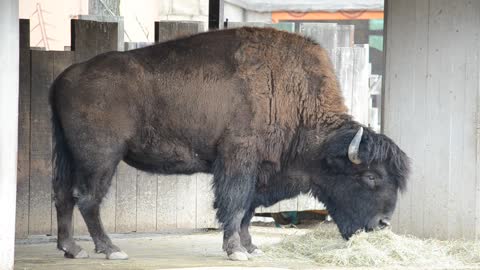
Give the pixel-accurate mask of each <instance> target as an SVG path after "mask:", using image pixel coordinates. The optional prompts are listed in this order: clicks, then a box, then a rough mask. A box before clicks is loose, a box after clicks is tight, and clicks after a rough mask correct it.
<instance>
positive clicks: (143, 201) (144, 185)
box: [137, 171, 158, 232]
mask: <svg viewBox="0 0 480 270" xmlns="http://www.w3.org/2000/svg"><path fill="white" fill-rule="evenodd" d="M157 178H158V177H157V175H154V174H151V173H146V172H142V171H138V174H137V232H154V231H155V230H156V229H157V190H158V187H157V185H158V179H157Z"/></svg>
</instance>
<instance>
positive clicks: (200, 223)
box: [195, 173, 218, 229]
mask: <svg viewBox="0 0 480 270" xmlns="http://www.w3.org/2000/svg"><path fill="white" fill-rule="evenodd" d="M195 176H196V178H197V191H196V194H197V203H196V204H197V210H196V212H197V222H196V223H197V225H196V228H197V229H205V228H218V223H217V221H216V217H215V214H216V211H215V210H214V209H213V201H214V196H213V189H212V181H213V179H212V175H211V174H206V173H197V174H196V175H195Z"/></svg>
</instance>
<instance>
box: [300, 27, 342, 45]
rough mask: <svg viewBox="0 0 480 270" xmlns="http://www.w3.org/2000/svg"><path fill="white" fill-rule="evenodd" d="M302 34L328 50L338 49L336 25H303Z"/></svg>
mask: <svg viewBox="0 0 480 270" xmlns="http://www.w3.org/2000/svg"><path fill="white" fill-rule="evenodd" d="M300 33H301V34H302V35H304V36H307V37H310V38H312V39H313V40H315V41H316V42H318V43H319V44H320V45H321V46H322V47H323V48H325V49H327V50H333V49H335V48H336V47H337V44H338V41H337V24H336V23H301V24H300Z"/></svg>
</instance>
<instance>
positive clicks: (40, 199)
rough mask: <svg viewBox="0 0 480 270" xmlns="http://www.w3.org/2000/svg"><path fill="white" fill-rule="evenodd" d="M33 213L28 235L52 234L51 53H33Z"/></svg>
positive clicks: (31, 187) (31, 200)
mask: <svg viewBox="0 0 480 270" xmlns="http://www.w3.org/2000/svg"><path fill="white" fill-rule="evenodd" d="M31 63H32V69H31V72H32V73H31V87H32V88H31V89H32V90H31V103H30V104H31V125H30V130H31V132H30V134H31V137H30V142H31V146H30V160H31V164H30V189H29V190H30V211H29V219H28V220H29V223H28V228H29V229H28V231H29V234H30V235H33V234H50V233H51V231H52V227H51V226H52V219H51V217H52V203H51V196H52V192H51V186H52V162H51V161H52V126H51V122H50V115H51V112H50V106H49V105H48V96H49V90H50V85H51V83H52V80H53V55H52V53H51V52H44V51H32V52H31Z"/></svg>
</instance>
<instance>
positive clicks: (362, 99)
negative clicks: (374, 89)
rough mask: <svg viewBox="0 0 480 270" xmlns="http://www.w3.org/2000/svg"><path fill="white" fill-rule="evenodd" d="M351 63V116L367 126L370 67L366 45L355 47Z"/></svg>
mask: <svg viewBox="0 0 480 270" xmlns="http://www.w3.org/2000/svg"><path fill="white" fill-rule="evenodd" d="M353 50H354V61H353V90H352V93H353V94H352V107H351V110H352V115H353V116H354V118H355V120H357V121H359V122H360V123H362V124H365V125H368V107H369V104H368V101H369V100H370V90H369V89H370V87H369V84H368V80H369V77H370V71H371V70H370V65H369V62H368V57H369V56H368V51H369V48H368V45H355V47H354V48H353Z"/></svg>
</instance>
